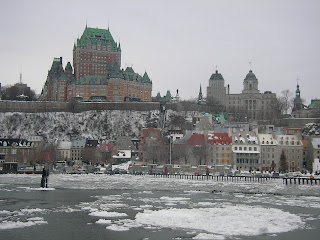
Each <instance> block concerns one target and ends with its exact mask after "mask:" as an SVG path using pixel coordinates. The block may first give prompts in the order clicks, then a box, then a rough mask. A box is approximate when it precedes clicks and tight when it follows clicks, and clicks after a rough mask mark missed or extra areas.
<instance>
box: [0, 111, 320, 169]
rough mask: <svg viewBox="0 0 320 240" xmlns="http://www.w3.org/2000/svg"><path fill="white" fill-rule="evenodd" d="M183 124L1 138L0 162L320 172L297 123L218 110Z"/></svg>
mask: <svg viewBox="0 0 320 240" xmlns="http://www.w3.org/2000/svg"><path fill="white" fill-rule="evenodd" d="M188 124H189V125H190V126H191V129H189V130H186V129H185V130H182V129H181V128H174V127H173V128H171V129H170V130H169V131H168V135H167V136H164V135H163V132H162V130H161V129H159V128H152V127H150V128H143V129H142V130H141V131H140V134H139V136H138V137H137V138H132V137H125V136H123V137H117V139H116V140H108V141H101V140H96V139H87V138H80V139H75V140H71V141H58V142H57V143H55V144H53V143H47V142H45V141H44V139H43V138H42V137H41V136H26V137H24V138H19V139H11V138H2V139H0V166H1V164H4V163H15V164H16V165H17V166H19V167H20V169H23V168H25V167H29V168H32V167H31V166H37V165H39V164H40V165H41V164H42V165H45V164H52V165H53V166H55V165H57V164H59V163H61V162H63V163H64V164H65V165H66V166H74V165H75V166H82V165H87V166H92V167H94V166H97V165H107V164H119V163H122V162H128V161H132V164H133V165H135V169H136V171H138V170H139V169H140V170H141V169H142V168H144V169H147V167H149V168H153V167H154V168H156V166H167V169H168V171H172V169H173V166H183V167H184V169H189V170H188V171H192V169H193V168H196V169H197V170H199V169H203V171H210V172H227V171H232V170H238V171H245V172H246V171H251V172H252V171H261V172H266V171H269V172H272V171H275V172H279V171H281V172H295V171H299V172H301V171H306V170H308V171H310V172H317V173H320V165H319V164H318V163H320V162H319V159H320V138H319V137H306V136H305V135H303V133H302V129H301V128H293V127H284V128H280V127H274V125H255V124H252V123H251V124H250V123H245V122H228V119H227V115H225V114H222V113H221V114H220V115H211V114H204V115H200V116H197V117H193V118H192V119H186V121H185V123H183V125H188ZM282 155H284V156H285V160H284V162H281V161H283V160H281V156H282ZM139 166H140V167H139ZM149 170H150V169H149ZM151 170H152V169H151ZM185 171H187V170H185Z"/></svg>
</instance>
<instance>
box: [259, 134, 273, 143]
mask: <svg viewBox="0 0 320 240" xmlns="http://www.w3.org/2000/svg"><path fill="white" fill-rule="evenodd" d="M258 138H259V142H260V144H261V145H263V146H270V145H277V139H274V138H273V136H272V134H258Z"/></svg>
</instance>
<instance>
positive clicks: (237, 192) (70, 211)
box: [0, 174, 320, 240]
mask: <svg viewBox="0 0 320 240" xmlns="http://www.w3.org/2000/svg"><path fill="white" fill-rule="evenodd" d="M40 179H41V176H40V175H0V236H1V239H47V240H49V239H71V240H72V239H261V240H264V239H290V240H294V239H303V238H307V239H308V240H310V239H320V186H318V185H316V186H315V185H313V186H311V185H284V184H283V183H282V180H280V179H277V180H271V181H266V182H263V183H258V182H241V181H240V182H216V181H212V180H209V181H207V180H185V179H173V178H169V179H167V178H154V177H152V176H131V175H111V176H110V175H90V174H89V175H50V177H49V187H50V188H48V189H47V190H45V191H43V190H42V189H41V188H39V186H40ZM213 190H214V191H213Z"/></svg>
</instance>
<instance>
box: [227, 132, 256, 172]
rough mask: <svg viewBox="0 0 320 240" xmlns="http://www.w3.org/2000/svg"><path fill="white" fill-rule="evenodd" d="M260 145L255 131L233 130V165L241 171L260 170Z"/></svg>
mask: <svg viewBox="0 0 320 240" xmlns="http://www.w3.org/2000/svg"><path fill="white" fill-rule="evenodd" d="M260 152H261V149H260V145H259V139H258V137H257V135H256V134H255V132H252V131H249V132H247V131H246V132H241V131H237V132H233V133H232V154H233V165H234V167H235V168H236V169H237V170H241V171H251V170H253V171H260V170H261V169H260V168H261V165H260Z"/></svg>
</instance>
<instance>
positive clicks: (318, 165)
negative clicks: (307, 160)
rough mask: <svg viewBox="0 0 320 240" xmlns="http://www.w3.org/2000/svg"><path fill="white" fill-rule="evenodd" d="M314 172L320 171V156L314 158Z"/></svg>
mask: <svg viewBox="0 0 320 240" xmlns="http://www.w3.org/2000/svg"><path fill="white" fill-rule="evenodd" d="M312 172H314V173H320V159H319V158H316V159H314V161H313V164H312Z"/></svg>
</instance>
